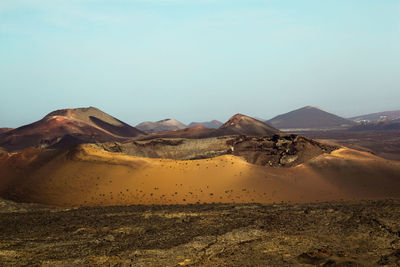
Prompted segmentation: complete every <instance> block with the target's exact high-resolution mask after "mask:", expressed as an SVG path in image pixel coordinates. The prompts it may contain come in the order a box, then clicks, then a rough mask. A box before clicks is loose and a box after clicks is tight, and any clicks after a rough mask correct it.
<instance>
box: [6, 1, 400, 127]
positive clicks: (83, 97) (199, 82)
mask: <svg viewBox="0 0 400 267" xmlns="http://www.w3.org/2000/svg"><path fill="white" fill-rule="evenodd" d="M0 93H1V94H0V95H1V102H0V103H1V104H0V127H7V126H8V127H17V126H20V125H22V124H26V123H29V122H33V121H36V120H38V119H40V118H41V117H43V116H44V115H45V114H47V113H49V112H50V111H52V110H55V109H60V108H68V107H84V106H96V107H98V108H100V109H102V110H104V111H106V112H107V113H109V114H111V115H114V116H116V117H118V118H119V119H121V120H124V121H126V122H128V123H131V124H133V125H135V124H137V123H138V122H141V121H145V120H152V121H155V120H160V119H164V118H169V117H172V118H175V119H178V120H180V121H182V122H184V123H189V122H190V121H204V120H211V119H219V120H221V121H224V120H226V119H228V118H229V117H230V116H231V115H233V114H235V113H239V112H240V113H244V114H247V115H250V116H255V117H261V118H265V119H269V118H271V117H273V116H275V115H278V114H280V113H284V112H288V111H290V110H293V109H296V108H300V107H302V106H306V105H314V106H319V107H322V108H323V109H325V110H328V111H330V112H333V113H336V114H338V115H341V116H353V115H358V114H362V113H370V112H377V111H383V110H391V109H400V0H397V1H395V0H384V1H383V0H374V1H373V0H246V1H245V0H243V1H236V0H136V1H135V0H131V1H128V0H113V1H110V0H101V1H100V0H87V1H85V0H79V1H77V0H65V1H59V0H36V1H34V0H21V1H18V0H1V1H0Z"/></svg>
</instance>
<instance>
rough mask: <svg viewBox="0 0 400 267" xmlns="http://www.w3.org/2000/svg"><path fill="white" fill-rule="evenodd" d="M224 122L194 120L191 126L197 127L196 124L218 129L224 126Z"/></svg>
mask: <svg viewBox="0 0 400 267" xmlns="http://www.w3.org/2000/svg"><path fill="white" fill-rule="evenodd" d="M222 124H223V123H222V122H220V121H217V120H212V121H205V122H192V123H190V124H189V127H195V126H204V127H206V128H212V129H217V128H219V127H221V126H222Z"/></svg>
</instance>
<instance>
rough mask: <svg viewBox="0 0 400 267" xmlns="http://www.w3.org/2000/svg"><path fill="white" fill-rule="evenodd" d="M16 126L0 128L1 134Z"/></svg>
mask: <svg viewBox="0 0 400 267" xmlns="http://www.w3.org/2000/svg"><path fill="white" fill-rule="evenodd" d="M13 129H14V128H0V134H2V133H5V132H9V131H11V130H13Z"/></svg>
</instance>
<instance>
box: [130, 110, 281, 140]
mask: <svg viewBox="0 0 400 267" xmlns="http://www.w3.org/2000/svg"><path fill="white" fill-rule="evenodd" d="M276 133H279V130H278V129H275V128H273V127H271V126H270V125H268V124H266V123H264V122H262V121H259V120H256V119H254V118H251V117H249V116H246V115H242V114H236V115H234V116H232V117H231V118H230V119H229V120H228V121H227V122H226V123H224V124H223V125H222V126H221V127H219V128H217V129H215V128H214V129H211V128H206V127H204V126H201V125H199V126H194V127H190V128H186V129H181V130H176V131H170V132H162V133H155V134H150V135H147V136H142V137H139V138H137V139H140V140H150V139H156V138H208V137H216V136H226V135H258V136H267V135H273V134H276Z"/></svg>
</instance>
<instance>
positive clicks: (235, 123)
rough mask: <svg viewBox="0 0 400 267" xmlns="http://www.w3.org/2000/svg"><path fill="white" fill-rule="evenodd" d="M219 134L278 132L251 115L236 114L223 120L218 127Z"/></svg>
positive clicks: (268, 133) (267, 133)
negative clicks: (225, 120)
mask: <svg viewBox="0 0 400 267" xmlns="http://www.w3.org/2000/svg"><path fill="white" fill-rule="evenodd" d="M218 132H219V135H237V134H243V135H259V136H264V135H273V134H276V133H279V130H278V129H275V128H274V127H272V126H270V125H268V124H266V123H264V122H262V121H259V120H256V119H254V118H252V117H249V116H246V115H242V114H236V115H234V116H233V117H231V118H230V119H229V120H228V121H227V122H225V123H224V124H223V125H222V126H221V127H220V128H219V129H218Z"/></svg>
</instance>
